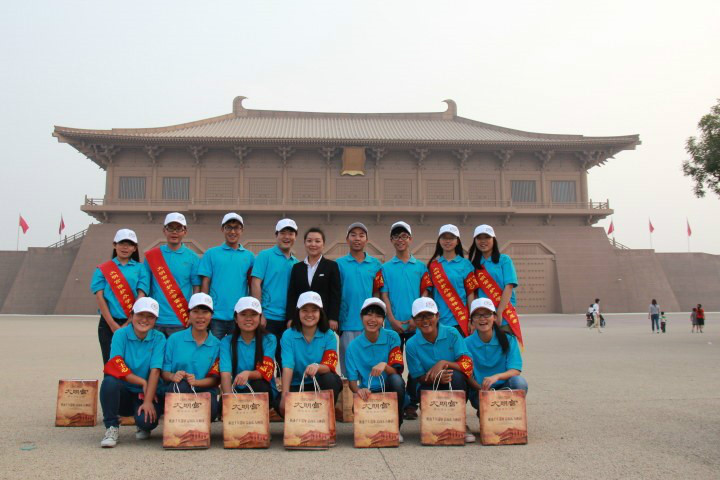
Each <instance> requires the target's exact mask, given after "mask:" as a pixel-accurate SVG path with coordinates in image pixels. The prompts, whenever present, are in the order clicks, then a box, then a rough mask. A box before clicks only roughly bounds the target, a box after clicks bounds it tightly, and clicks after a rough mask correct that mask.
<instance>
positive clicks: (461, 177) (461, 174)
mask: <svg viewBox="0 0 720 480" xmlns="http://www.w3.org/2000/svg"><path fill="white" fill-rule="evenodd" d="M453 154H454V155H455V157H456V158H457V159H458V161H459V162H460V163H459V165H458V167H459V168H458V182H459V187H460V188H459V189H458V200H460V203H462V202H463V201H465V167H466V166H467V161H468V158H470V155H472V150H470V149H469V148H463V149H460V150H453Z"/></svg>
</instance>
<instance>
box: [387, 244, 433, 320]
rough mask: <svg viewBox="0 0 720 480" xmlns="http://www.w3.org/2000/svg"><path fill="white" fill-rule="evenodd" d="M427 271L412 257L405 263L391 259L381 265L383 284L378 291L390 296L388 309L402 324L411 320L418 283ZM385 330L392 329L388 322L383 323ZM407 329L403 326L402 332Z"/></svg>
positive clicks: (418, 292)
mask: <svg viewBox="0 0 720 480" xmlns="http://www.w3.org/2000/svg"><path fill="white" fill-rule="evenodd" d="M427 271H428V270H427V267H426V266H425V264H424V263H422V262H419V261H418V260H417V259H416V258H415V257H413V256H412V255H411V256H410V259H409V260H408V261H407V262H403V261H402V260H400V259H399V258H397V257H393V258H392V259H391V260H390V261H388V262H385V263H383V266H382V274H383V280H384V281H385V283H384V285H383V286H382V288H380V291H381V292H385V293H387V294H388V295H389V296H390V305H388V307H391V308H392V312H393V315H395V318H396V319H397V320H399V321H401V322H404V321H407V320H410V319H411V318H412V303H413V302H414V301H415V299H416V298H419V297H420V281H421V280H422V277H423V275H424V274H425V273H427ZM385 328H387V329H388V330H391V329H392V325H391V324H390V322H388V321H386V322H385ZM407 329H408V325H407V324H403V330H407Z"/></svg>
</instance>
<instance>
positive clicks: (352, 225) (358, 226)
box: [346, 222, 368, 236]
mask: <svg viewBox="0 0 720 480" xmlns="http://www.w3.org/2000/svg"><path fill="white" fill-rule="evenodd" d="M354 228H359V229H360V230H363V231H364V232H365V235H367V234H368V229H367V227H366V226H365V224H364V223H362V222H355V223H351V224H350V225H349V226H348V228H347V235H350V231H351V230H352V229H354ZM347 235H346V236H347Z"/></svg>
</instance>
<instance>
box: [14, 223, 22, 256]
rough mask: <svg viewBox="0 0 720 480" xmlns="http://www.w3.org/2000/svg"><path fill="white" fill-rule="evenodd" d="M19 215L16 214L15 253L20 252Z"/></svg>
mask: <svg viewBox="0 0 720 480" xmlns="http://www.w3.org/2000/svg"><path fill="white" fill-rule="evenodd" d="M20 218H21V216H20V214H19V213H18V226H17V240H16V241H15V251H16V252H19V251H20Z"/></svg>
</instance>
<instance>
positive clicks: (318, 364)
mask: <svg viewBox="0 0 720 480" xmlns="http://www.w3.org/2000/svg"><path fill="white" fill-rule="evenodd" d="M189 309H190V315H189V317H190V326H189V327H188V328H187V329H186V330H184V331H181V332H178V333H177V334H175V335H172V336H170V337H169V338H168V339H167V340H166V338H165V336H164V335H163V334H162V333H160V332H159V331H157V330H155V329H154V328H153V327H154V326H155V321H156V319H157V316H158V312H159V307H158V304H157V302H156V301H155V300H154V299H152V298H149V297H143V298H140V299H138V300H137V301H136V302H135V305H134V307H133V313H132V317H131V322H130V325H129V326H128V327H126V328H121V329H119V330H118V331H117V332H116V333H115V335H113V339H112V344H111V352H110V360H109V361H108V363H107V364H106V365H105V368H104V372H105V377H104V379H103V382H102V385H101V387H100V403H101V406H102V409H103V421H104V424H105V428H106V432H105V437H104V438H103V440H102V442H101V445H102V446H103V447H114V446H115V445H116V443H117V440H118V434H119V416H121V415H122V416H134V417H135V422H136V425H137V432H136V438H138V439H147V438H149V436H150V432H151V431H152V430H153V429H154V428H155V427H157V425H158V420H159V417H160V416H161V415H162V409H163V402H162V399H163V394H164V391H163V390H167V392H172V391H179V392H182V393H190V392H192V391H193V390H194V391H196V392H210V393H211V402H212V404H211V416H212V419H213V420H215V419H217V418H218V417H219V414H220V411H219V410H220V404H219V402H218V399H217V393H218V391H217V387H218V385H221V386H222V391H223V392H231V391H234V392H237V393H247V392H249V391H250V390H251V389H252V391H254V392H267V393H268V395H269V398H270V399H271V405H272V406H273V407H274V408H275V410H276V411H277V412H278V413H279V414H280V415H281V416H284V413H285V400H286V398H287V394H288V393H289V392H296V391H298V390H299V389H300V387H301V382H302V381H303V378H305V382H306V385H305V386H304V387H305V388H306V389H307V388H309V389H312V388H313V387H312V379H313V377H314V378H315V379H316V380H317V382H318V384H319V385H320V388H321V389H322V390H332V391H333V393H334V397H335V401H336V402H337V399H338V395H339V394H340V392H341V390H342V380H341V378H340V376H339V375H338V372H337V365H338V354H337V336H336V335H335V333H334V332H333V331H332V330H331V329H330V326H329V322H328V318H327V316H326V315H325V313H324V311H323V304H322V299H321V297H320V295H318V294H317V293H315V292H305V293H303V294H302V295H300V298H299V299H298V302H297V308H296V311H295V315H294V317H293V318H292V320H291V328H289V329H288V330H286V331H285V332H284V333H283V335H282V338H281V340H280V349H281V355H280V357H281V363H282V370H281V378H282V382H281V389H280V390H278V388H277V384H276V381H275V361H274V359H275V357H276V350H277V347H278V345H277V340H276V338H275V337H274V336H273V335H272V334H269V333H266V332H265V331H264V329H263V328H262V327H261V322H260V316H261V314H262V307H261V305H260V302H259V301H258V300H257V299H255V298H253V297H242V298H240V299H239V300H238V302H237V304H236V305H235V327H234V330H233V333H232V335H228V336H226V337H225V338H223V340H222V341H220V340H218V339H217V338H215V337H214V336H213V335H212V334H211V333H210V332H209V330H208V327H209V325H210V321H211V319H212V311H213V303H212V299H211V298H210V297H209V296H208V295H205V294H203V293H197V294H195V295H193V296H192V298H191V299H190V302H189ZM386 313H387V308H386V305H385V303H384V302H383V301H382V300H380V299H378V298H375V297H373V298H368V299H367V300H365V302H364V304H363V306H362V309H361V317H362V323H363V328H364V330H363V334H362V335H361V336H359V337H357V338H356V339H355V340H353V341H352V342H351V343H350V345H349V347H348V350H347V360H346V370H347V371H346V372H343V373H344V375H345V376H346V378H347V379H348V380H349V386H350V389H351V390H352V391H353V392H354V393H356V394H358V395H359V396H360V397H361V398H363V399H366V398H367V396H368V395H369V394H370V393H371V392H376V391H379V390H380V383H381V382H377V381H375V382H371V377H373V376H381V377H383V380H384V382H383V383H384V385H385V391H387V392H395V393H396V394H397V395H398V410H399V411H398V418H399V421H400V424H402V421H403V414H402V413H403V412H402V408H403V403H404V399H405V393H406V391H405V390H406V387H405V382H404V381H403V378H402V374H403V371H404V369H405V362H404V361H403V351H402V345H401V342H400V337H399V335H398V334H397V333H396V332H395V331H393V330H389V329H385V328H384V320H385V317H386ZM412 315H413V319H414V321H415V323H416V325H417V328H418V330H419V332H420V335H415V336H413V337H412V338H411V339H410V340H408V341H407V344H406V345H405V357H406V359H407V368H408V377H409V378H412V379H414V380H415V382H413V385H417V387H414V388H417V389H418V390H427V389H432V388H434V387H433V384H434V383H435V384H438V383H439V387H437V388H439V389H441V390H446V389H448V388H452V389H453V390H460V391H465V392H466V393H467V397H468V398H469V400H470V402H471V404H472V405H473V407H474V408H475V409H477V408H478V391H479V390H488V389H491V388H495V389H500V388H511V389H522V390H527V382H526V381H525V379H524V378H523V377H521V376H520V372H521V371H522V358H521V355H520V350H519V347H518V342H517V340H516V339H515V337H514V336H512V335H509V334H506V333H505V332H504V331H503V330H501V329H500V328H499V327H498V326H497V325H496V322H495V317H496V315H497V314H496V312H495V306H494V304H493V303H492V301H490V300H488V299H486V298H480V299H476V300H475V301H473V303H472V305H471V309H470V319H471V322H472V326H473V328H474V333H473V334H472V335H470V336H469V337H467V338H463V337H462V336H461V335H460V333H459V332H458V331H457V329H455V328H452V327H446V326H443V325H440V324H439V322H438V307H437V304H436V303H435V301H434V300H433V299H431V298H427V297H422V298H418V299H417V300H415V301H414V303H413V305H412ZM170 385H172V387H170ZM371 385H372V387H371ZM466 440H467V441H474V437H472V435H471V434H470V433H469V432H468V433H467V434H466Z"/></svg>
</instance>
